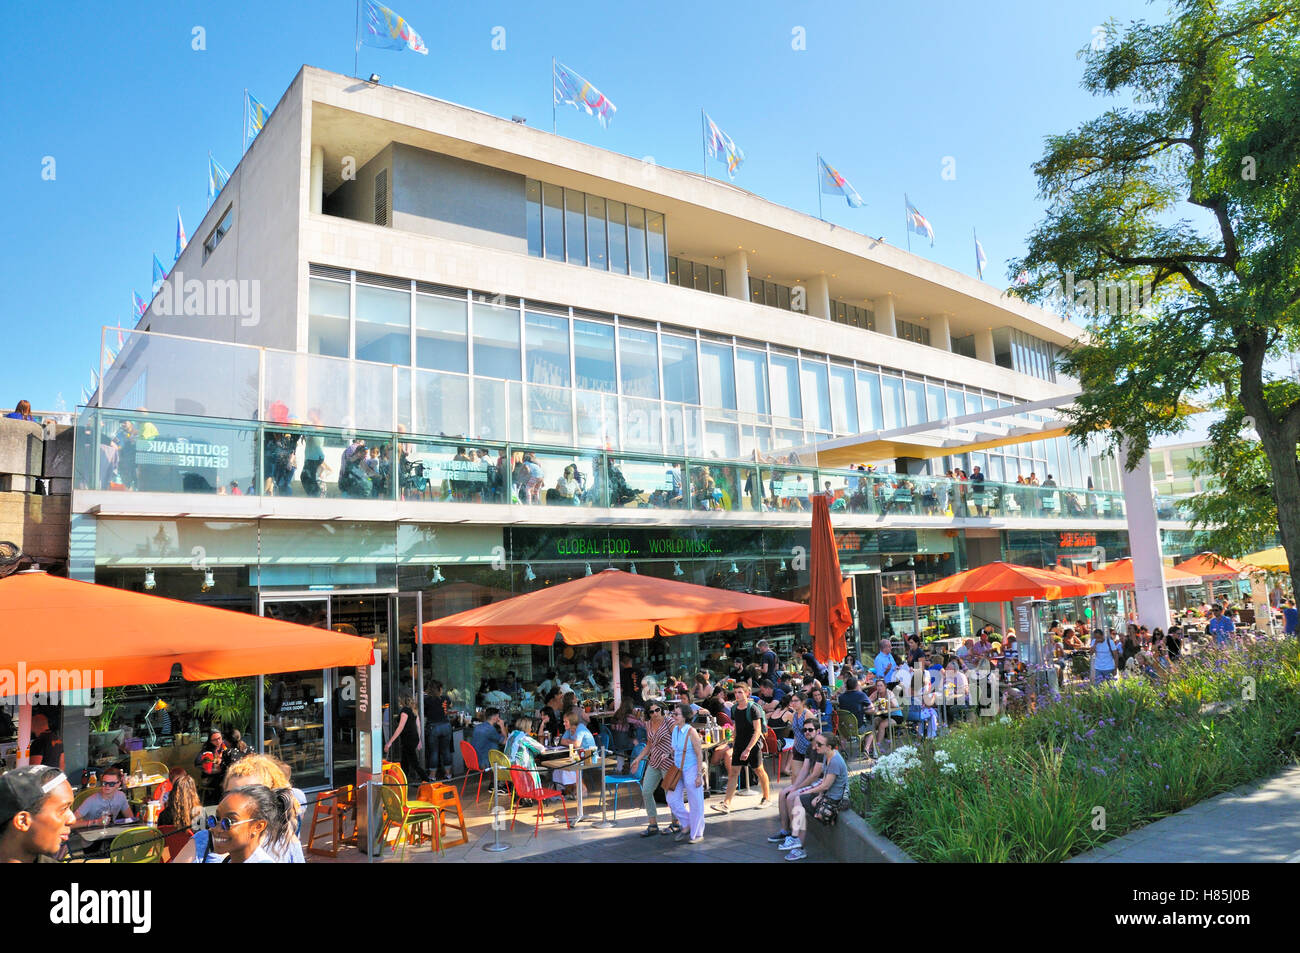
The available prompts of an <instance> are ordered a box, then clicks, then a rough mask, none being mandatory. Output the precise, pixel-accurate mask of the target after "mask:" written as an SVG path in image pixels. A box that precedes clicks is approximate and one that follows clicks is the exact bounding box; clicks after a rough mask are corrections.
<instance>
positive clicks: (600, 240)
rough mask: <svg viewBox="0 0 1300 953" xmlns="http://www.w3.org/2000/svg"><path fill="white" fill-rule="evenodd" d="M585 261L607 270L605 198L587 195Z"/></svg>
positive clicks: (593, 266)
mask: <svg viewBox="0 0 1300 953" xmlns="http://www.w3.org/2000/svg"><path fill="white" fill-rule="evenodd" d="M587 261H588V263H589V264H590V265H591V267H592V268H599V269H600V270H601V271H608V270H609V255H608V253H607V252H606V250H605V200H604V199H602V198H597V197H596V196H594V195H588V196H587Z"/></svg>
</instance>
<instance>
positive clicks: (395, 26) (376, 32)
mask: <svg viewBox="0 0 1300 953" xmlns="http://www.w3.org/2000/svg"><path fill="white" fill-rule="evenodd" d="M361 42H362V43H364V44H365V45H366V46H377V47H379V48H380V49H381V50H411V51H413V52H415V53H423V54H424V55H425V56H428V55H429V48H428V47H427V46H425V45H424V40H422V39H420V34H418V33H416V32H415V31H414V30H413V29H411V24H409V23H407V22H406V21H405V20H403V19H402V18H401V17H399V16H398V15H397V14H396V13H394V12H393V11H392V10H390V9H388V7H386V6H384V5H383V4H380V3H375V0H366V32H365V35H364V36H363V37H362V38H361Z"/></svg>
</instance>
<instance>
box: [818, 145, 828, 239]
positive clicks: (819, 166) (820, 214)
mask: <svg viewBox="0 0 1300 953" xmlns="http://www.w3.org/2000/svg"><path fill="white" fill-rule="evenodd" d="M817 217H818V218H820V219H821V220H822V221H823V222H824V221H826V217H825V216H824V215H822V154H821V153H820V152H819V153H817Z"/></svg>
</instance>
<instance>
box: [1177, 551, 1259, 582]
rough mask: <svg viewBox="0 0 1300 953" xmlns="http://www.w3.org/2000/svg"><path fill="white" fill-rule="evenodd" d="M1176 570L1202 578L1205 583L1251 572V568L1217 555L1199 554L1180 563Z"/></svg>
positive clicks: (1233, 577) (1234, 577)
mask: <svg viewBox="0 0 1300 953" xmlns="http://www.w3.org/2000/svg"><path fill="white" fill-rule="evenodd" d="M1174 568H1175V569H1180V570H1182V571H1183V572H1188V573H1191V574H1192V575H1194V576H1200V577H1201V579H1202V580H1203V581H1204V582H1217V581H1221V580H1224V579H1236V578H1237V577H1238V576H1240V575H1242V573H1247V572H1250V570H1251V568H1252V567H1250V566H1247V565H1246V564H1245V563H1239V562H1236V561H1234V560H1231V559H1224V558H1223V557H1222V556H1219V555H1218V554H1216V553H1197V554H1196V555H1195V556H1193V557H1192V558H1191V559H1185V560H1183V561H1182V562H1180V563H1178V564H1177V565H1176V566H1175V567H1174Z"/></svg>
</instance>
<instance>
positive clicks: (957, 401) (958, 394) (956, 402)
mask: <svg viewBox="0 0 1300 953" xmlns="http://www.w3.org/2000/svg"><path fill="white" fill-rule="evenodd" d="M965 415H966V398H965V395H964V394H963V393H962V391H961V388H954V387H949V388H948V416H949V417H963V416H965Z"/></svg>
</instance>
